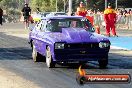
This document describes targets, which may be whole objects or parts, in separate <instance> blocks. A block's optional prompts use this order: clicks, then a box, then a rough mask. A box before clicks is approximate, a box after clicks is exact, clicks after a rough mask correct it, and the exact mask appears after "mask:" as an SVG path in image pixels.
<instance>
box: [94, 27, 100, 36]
mask: <svg viewBox="0 0 132 88" xmlns="http://www.w3.org/2000/svg"><path fill="white" fill-rule="evenodd" d="M95 28H96V30H95V32H96V33H97V34H100V27H99V26H95Z"/></svg>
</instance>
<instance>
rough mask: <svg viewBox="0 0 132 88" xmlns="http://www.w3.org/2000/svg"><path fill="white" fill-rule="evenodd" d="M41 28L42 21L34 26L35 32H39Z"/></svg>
mask: <svg viewBox="0 0 132 88" xmlns="http://www.w3.org/2000/svg"><path fill="white" fill-rule="evenodd" d="M42 26H43V21H40V22H39V23H38V24H36V30H39V31H40V30H41V29H42Z"/></svg>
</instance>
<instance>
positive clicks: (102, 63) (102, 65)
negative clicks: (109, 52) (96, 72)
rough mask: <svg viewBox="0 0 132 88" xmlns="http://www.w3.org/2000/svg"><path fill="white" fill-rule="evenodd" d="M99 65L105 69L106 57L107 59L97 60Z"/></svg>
mask: <svg viewBox="0 0 132 88" xmlns="http://www.w3.org/2000/svg"><path fill="white" fill-rule="evenodd" d="M98 62H99V67H100V68H101V69H105V68H106V67H107V65H108V58H107V59H103V60H99V61H98Z"/></svg>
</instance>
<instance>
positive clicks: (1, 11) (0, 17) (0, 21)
mask: <svg viewBox="0 0 132 88" xmlns="http://www.w3.org/2000/svg"><path fill="white" fill-rule="evenodd" d="M2 16H3V10H2V9H1V8H0V24H1V25H2Z"/></svg>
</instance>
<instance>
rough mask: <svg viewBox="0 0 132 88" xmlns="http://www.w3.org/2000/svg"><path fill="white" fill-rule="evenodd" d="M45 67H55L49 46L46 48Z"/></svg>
mask: <svg viewBox="0 0 132 88" xmlns="http://www.w3.org/2000/svg"><path fill="white" fill-rule="evenodd" d="M46 65H47V67H48V68H53V67H55V62H53V58H52V54H51V51H50V47H49V46H47V48H46Z"/></svg>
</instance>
